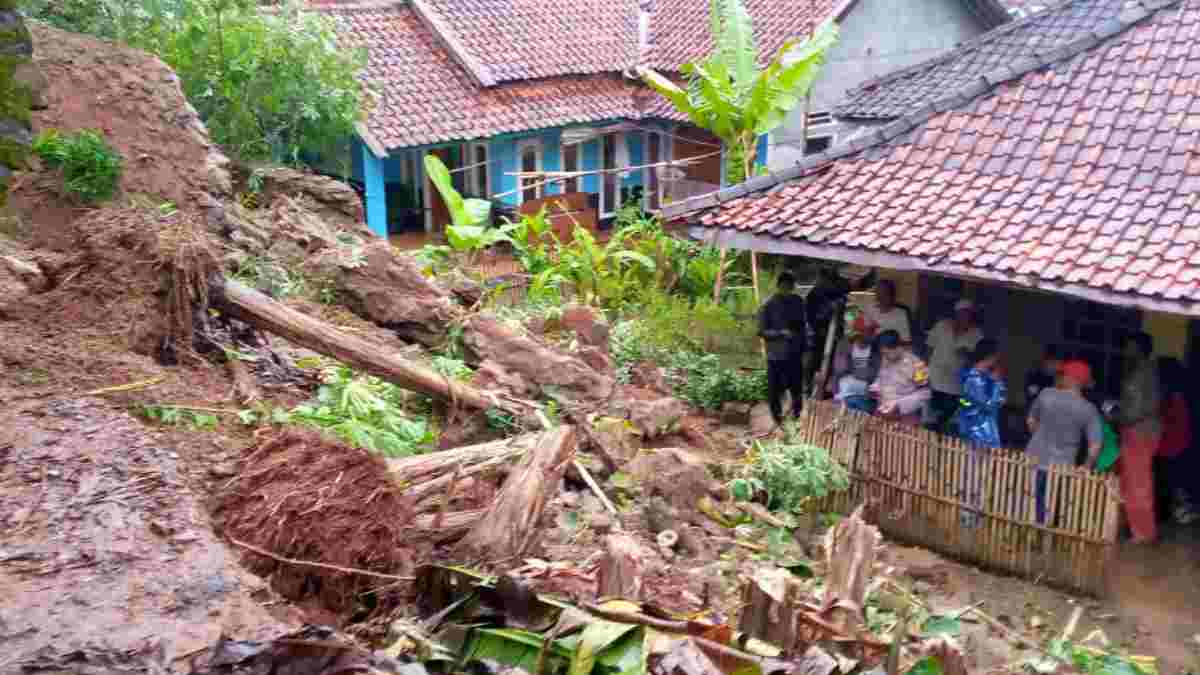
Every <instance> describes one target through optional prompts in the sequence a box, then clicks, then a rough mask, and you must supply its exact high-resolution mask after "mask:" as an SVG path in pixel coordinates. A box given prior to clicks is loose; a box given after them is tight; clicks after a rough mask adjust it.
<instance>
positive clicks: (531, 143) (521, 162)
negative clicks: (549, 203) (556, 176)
mask: <svg viewBox="0 0 1200 675" xmlns="http://www.w3.org/2000/svg"><path fill="white" fill-rule="evenodd" d="M528 150H533V152H534V168H533V171H542V169H543V164H544V161H545V156H544V155H545V152H546V148H545V144H544V143H542V140H541V139H540V138H537V139H534V138H529V139H525V140H522V141H518V142H517V170H518V171H519V172H521V173H524V172H525V171H527V169H526V168H525V153H526V151H528ZM526 180H532V181H533V182H534V183H540V182H542V179H527V178H525V177H524V176H518V177H517V204H524V203H525V202H526V201H536V200H538V199H542V198H543V197H545V196H546V186H545V185H538V186H537V187H532V188H526V187H525V181H526ZM526 190H533V192H534V196H533V198H532V199H528V200H527V199H526V198H525V192H526Z"/></svg>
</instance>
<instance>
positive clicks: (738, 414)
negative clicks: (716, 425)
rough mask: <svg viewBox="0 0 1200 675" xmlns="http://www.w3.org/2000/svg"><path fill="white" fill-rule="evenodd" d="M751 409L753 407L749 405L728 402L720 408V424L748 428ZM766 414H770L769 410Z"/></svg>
mask: <svg viewBox="0 0 1200 675" xmlns="http://www.w3.org/2000/svg"><path fill="white" fill-rule="evenodd" d="M753 408H754V406H752V405H750V404H749V403H741V402H738V401H730V402H728V403H726V404H725V405H723V406H721V424H728V425H730V426H739V427H744V426H748V425H749V424H750V418H751V412H752V411H753ZM767 414H768V415H769V414H770V411H769V410H768V413H767Z"/></svg>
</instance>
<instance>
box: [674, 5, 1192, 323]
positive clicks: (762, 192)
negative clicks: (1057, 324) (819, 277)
mask: <svg viewBox="0 0 1200 675" xmlns="http://www.w3.org/2000/svg"><path fill="white" fill-rule="evenodd" d="M1072 4H1073V5H1079V6H1078V7H1076V8H1074V9H1073V10H1072V11H1075V12H1082V13H1081V14H1078V16H1082V17H1087V18H1089V20H1090V21H1091V22H1092V23H1091V24H1090V25H1086V24H1084V23H1083V22H1082V21H1081V22H1080V23H1079V24H1077V28H1078V31H1079V32H1078V33H1077V34H1076V36H1075V40H1073V41H1070V42H1068V43H1066V44H1063V45H1062V46H1061V47H1059V48H1058V49H1056V50H1054V51H1052V52H1051V53H1048V54H1045V55H1044V56H1043V57H1042V58H1039V59H1036V60H1028V61H1019V62H1014V63H1007V64H1004V67H1003V69H1001V70H1000V71H999V72H994V73H989V74H988V75H986V76H985V77H982V78H978V79H977V80H976V81H975V83H974V84H973V85H971V86H970V87H969V88H968V89H965V90H960V91H957V92H951V93H950V94H949V95H947V96H944V97H942V98H940V99H939V100H937V101H934V102H932V103H929V104H927V105H926V106H925V107H923V108H921V109H914V110H913V111H911V112H910V114H909V116H906V117H903V118H900V119H899V120H897V121H895V122H893V123H891V124H888V125H886V126H884V127H882V128H880V129H879V130H877V131H875V132H873V134H872V135H871V136H870V137H865V138H860V139H856V140H854V141H851V142H849V143H847V144H845V145H844V146H841V147H837V146H835V147H834V148H833V149H831V150H830V151H829V152H827V153H826V154H825V155H822V156H818V157H815V158H810V159H808V160H806V161H805V162H803V163H801V164H799V165H797V166H796V167H793V168H791V169H788V170H785V171H782V172H779V173H777V174H775V175H772V176H766V177H762V178H756V179H753V180H752V181H749V182H748V183H746V184H743V185H741V186H735V187H733V188H729V189H727V190H722V191H721V192H720V193H717V194H713V195H707V196H704V197H698V198H695V199H692V200H688V201H687V202H683V203H678V204H674V205H671V206H669V207H668V209H667V216H668V217H669V218H680V217H683V216H688V217H692V218H697V219H698V220H699V222H700V223H701V225H702V227H701V228H700V229H701V230H702V231H701V232H697V233H696V234H697V235H698V236H705V237H708V236H711V235H710V234H709V233H711V228H713V227H716V228H721V229H722V230H723V234H722V235H721V241H722V243H724V244H726V245H731V246H738V247H741V248H753V249H755V250H760V251H776V252H781V253H791V254H800V255H814V256H821V257H827V258H834V259H838V260H843V261H847V262H856V263H860V264H883V265H886V266H889V267H895V268H902V269H912V270H918V271H929V272H934V273H939V274H953V275H961V276H968V277H973V278H980V279H990V280H999V281H1005V282H1011V283H1016V284H1019V285H1024V286H1027V287H1038V288H1046V289H1049V290H1054V291H1058V292H1063V293H1068V294H1074V295H1078V296H1082V297H1089V298H1092V299H1097V300H1101V301H1103V302H1110V303H1116V304H1134V305H1138V306H1141V307H1144V308H1151V309H1162V310H1165V311H1175V312H1180V313H1186V314H1192V315H1200V304H1197V303H1198V302H1200V208H1198V207H1197V203H1196V199H1197V196H1196V195H1197V194H1200V146H1197V140H1198V139H1200V86H1198V85H1197V83H1198V82H1200V6H1198V5H1197V3H1195V2H1194V1H1193V2H1187V3H1183V4H1182V6H1181V3H1180V2H1179V0H1140V2H1139V1H1138V0H1132V1H1125V0H1075V2H1073V3H1072ZM998 34H999V35H1000V36H1002V38H1003V39H1007V37H1005V36H1008V35H1009V32H1008V31H1003V30H1002V31H999V32H998ZM718 205H719V206H718ZM714 207H716V208H714Z"/></svg>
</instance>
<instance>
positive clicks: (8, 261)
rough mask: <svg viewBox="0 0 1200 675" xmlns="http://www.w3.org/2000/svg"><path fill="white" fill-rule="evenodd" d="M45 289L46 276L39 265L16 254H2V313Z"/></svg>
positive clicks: (0, 288) (0, 290)
mask: <svg viewBox="0 0 1200 675" xmlns="http://www.w3.org/2000/svg"><path fill="white" fill-rule="evenodd" d="M45 289H46V277H45V275H43V274H42V270H41V269H40V268H38V266H37V265H34V264H33V263H30V262H27V261H25V260H22V259H20V258H17V257H15V256H0V314H2V313H3V312H4V309H5V308H6V307H10V306H12V305H14V304H16V303H19V302H21V301H23V300H24V299H25V298H27V297H29V296H30V295H33V294H35V293H40V292H41V291H43V290H45Z"/></svg>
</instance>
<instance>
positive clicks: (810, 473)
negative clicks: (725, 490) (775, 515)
mask: <svg viewBox="0 0 1200 675" xmlns="http://www.w3.org/2000/svg"><path fill="white" fill-rule="evenodd" d="M849 486H850V474H849V473H848V472H847V471H846V468H845V467H844V466H842V465H841V464H840V463H839V462H837V461H836V460H834V459H833V458H832V457H830V456H829V451H828V450H826V449H824V448H820V447H817V446H815V445H809V444H807V443H799V442H797V441H796V439H795V435H794V433H792V431H791V430H789V431H788V432H787V433H786V435H785V437H784V438H783V439H782V440H773V441H766V442H763V441H755V443H754V446H753V449H752V450H751V455H750V460H749V461H748V462H747V464H746V466H745V468H744V469H743V472H742V476H741V477H739V478H735V479H734V480H733V481H731V482H730V484H729V491H730V493H731V494H732V495H733V496H734V497H735V498H736V499H742V500H747V499H750V498H752V497H753V496H754V495H755V494H763V495H765V497H766V502H767V507H768V508H770V509H771V510H774V511H787V512H791V511H800V510H802V509H803V507H804V504H805V502H806V501H808V500H810V499H819V498H821V497H824V496H826V495H828V494H829V493H830V492H834V491H840V490H845V489H846V488H848V487H849Z"/></svg>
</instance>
